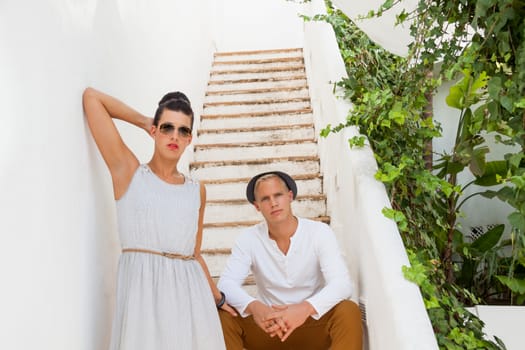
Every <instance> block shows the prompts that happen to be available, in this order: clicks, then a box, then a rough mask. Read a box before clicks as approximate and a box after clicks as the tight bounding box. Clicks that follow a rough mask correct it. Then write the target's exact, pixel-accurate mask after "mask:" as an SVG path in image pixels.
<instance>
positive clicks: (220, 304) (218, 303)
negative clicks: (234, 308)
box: [216, 291, 226, 309]
mask: <svg viewBox="0 0 525 350" xmlns="http://www.w3.org/2000/svg"><path fill="white" fill-rule="evenodd" d="M219 293H221V298H220V299H219V301H218V302H217V304H216V305H217V309H220V308H221V307H222V306H223V305H224V303H225V302H226V295H225V294H224V293H223V292H222V291H219Z"/></svg>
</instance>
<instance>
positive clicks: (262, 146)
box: [194, 139, 317, 161]
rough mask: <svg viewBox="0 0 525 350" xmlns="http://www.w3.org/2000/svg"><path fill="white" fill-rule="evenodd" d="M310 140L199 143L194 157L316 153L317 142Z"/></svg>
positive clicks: (282, 155)
mask: <svg viewBox="0 0 525 350" xmlns="http://www.w3.org/2000/svg"><path fill="white" fill-rule="evenodd" d="M309 140H310V141H305V140H297V141H293V142H286V141H269V142H247V143H238V142H235V143H230V144H224V143H223V144H210V145H197V146H195V153H194V154H195V157H194V159H195V160H196V161H206V160H216V159H221V160H235V159H253V158H272V157H279V156H280V157H288V156H310V155H316V154H317V143H316V142H315V141H314V140H313V139H309Z"/></svg>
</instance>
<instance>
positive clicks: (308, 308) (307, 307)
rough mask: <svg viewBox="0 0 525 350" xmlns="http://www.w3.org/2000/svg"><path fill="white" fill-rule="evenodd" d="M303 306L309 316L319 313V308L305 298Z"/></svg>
mask: <svg viewBox="0 0 525 350" xmlns="http://www.w3.org/2000/svg"><path fill="white" fill-rule="evenodd" d="M301 306H302V307H303V308H304V310H305V312H306V313H307V315H308V316H312V315H315V314H317V310H316V309H315V308H314V307H313V306H312V304H310V302H308V301H306V300H305V301H303V302H302V303H301Z"/></svg>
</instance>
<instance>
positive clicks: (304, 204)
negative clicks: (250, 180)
mask: <svg viewBox="0 0 525 350" xmlns="http://www.w3.org/2000/svg"><path fill="white" fill-rule="evenodd" d="M292 209H293V212H294V214H295V215H298V216H301V217H316V216H323V215H326V197H325V195H324V194H320V195H308V196H297V198H296V199H295V200H294V201H293V202H292ZM250 220H262V215H261V214H260V213H259V212H258V211H257V210H255V208H254V206H253V205H252V204H251V203H249V202H248V201H247V200H245V199H239V200H206V210H205V212H204V222H216V223H220V222H231V221H250Z"/></svg>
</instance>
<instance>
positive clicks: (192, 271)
mask: <svg viewBox="0 0 525 350" xmlns="http://www.w3.org/2000/svg"><path fill="white" fill-rule="evenodd" d="M199 207H200V187H199V183H198V182H196V181H193V180H191V179H188V178H186V180H185V183H184V184H182V185H172V184H169V183H167V182H164V181H163V180H161V179H160V178H159V177H157V175H155V174H154V173H153V172H152V171H151V170H150V168H149V167H148V166H147V165H145V164H144V165H140V166H139V167H138V169H137V171H136V172H135V174H134V176H133V179H132V180H131V183H130V185H129V188H128V190H127V192H126V193H125V194H124V196H123V197H122V198H120V199H119V200H118V201H117V216H118V227H119V235H120V242H121V245H122V248H142V249H148V250H155V251H167V252H171V253H178V254H183V255H192V254H193V250H194V247H195V240H196V232H197V225H198V217H199ZM110 349H111V350H173V349H180V350H186V349H195V350H208V349H209V350H218V349H225V345H224V339H223V334H222V329H221V324H220V321H219V316H218V313H217V309H216V307H215V301H214V299H213V295H212V293H211V290H210V287H209V284H208V281H207V279H206V276H205V274H204V272H203V270H202V268H201V266H200V264H199V263H198V262H197V261H195V260H181V259H170V258H166V257H163V256H159V255H154V254H148V253H135V252H126V253H122V255H121V256H120V260H119V266H118V278H117V301H116V312H115V316H114V320H113V329H112V336H111V345H110Z"/></svg>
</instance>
